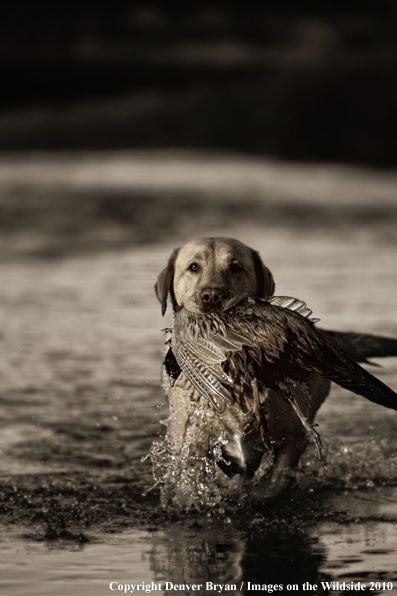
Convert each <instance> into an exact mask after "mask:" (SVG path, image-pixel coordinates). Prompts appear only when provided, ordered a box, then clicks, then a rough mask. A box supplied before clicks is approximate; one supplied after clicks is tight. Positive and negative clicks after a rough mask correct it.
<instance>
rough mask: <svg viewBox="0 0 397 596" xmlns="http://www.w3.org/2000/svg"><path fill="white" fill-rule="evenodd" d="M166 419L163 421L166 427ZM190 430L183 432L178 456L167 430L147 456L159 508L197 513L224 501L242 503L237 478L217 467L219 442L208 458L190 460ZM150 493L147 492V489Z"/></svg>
mask: <svg viewBox="0 0 397 596" xmlns="http://www.w3.org/2000/svg"><path fill="white" fill-rule="evenodd" d="M169 421H170V419H168V420H166V421H164V424H165V425H166V426H167V427H168V423H169ZM194 431H195V429H194V426H192V427H191V428H189V429H188V430H187V432H186V436H185V438H184V441H183V444H182V448H181V449H180V451H179V452H177V450H176V449H175V446H174V444H173V442H172V440H171V438H170V432H169V429H168V432H167V434H166V435H165V437H164V439H162V440H159V441H154V443H153V445H152V447H151V449H150V452H149V455H148V456H147V457H149V458H150V459H151V461H152V466H153V477H154V480H155V484H154V485H153V487H152V488H154V487H155V486H159V487H160V492H161V505H162V507H163V508H164V509H166V510H177V511H178V510H189V509H191V508H194V509H196V510H198V511H201V510H205V509H209V508H211V509H212V508H214V507H217V506H220V504H221V502H222V501H223V500H225V499H231V498H233V499H234V500H235V499H236V498H237V500H242V499H243V498H244V496H245V493H244V490H243V482H242V479H241V477H234V478H233V479H229V478H228V477H227V476H226V475H225V474H224V473H223V472H222V471H221V470H220V468H219V467H218V466H217V462H218V461H220V460H222V459H223V457H222V451H221V445H222V441H220V442H217V443H216V444H215V445H214V446H213V448H212V453H210V454H209V455H208V457H194V456H192V455H191V454H190V446H191V441H192V437H193V435H194ZM149 490H151V489H149Z"/></svg>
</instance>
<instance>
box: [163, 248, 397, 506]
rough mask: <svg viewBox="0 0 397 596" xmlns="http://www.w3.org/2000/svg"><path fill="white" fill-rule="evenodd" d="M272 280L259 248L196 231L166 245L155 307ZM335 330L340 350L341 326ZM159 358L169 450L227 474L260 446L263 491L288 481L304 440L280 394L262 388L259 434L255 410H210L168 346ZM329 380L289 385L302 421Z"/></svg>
mask: <svg viewBox="0 0 397 596" xmlns="http://www.w3.org/2000/svg"><path fill="white" fill-rule="evenodd" d="M274 288H275V286H274V281H273V276H272V274H271V272H270V271H269V269H268V268H267V267H266V266H265V265H264V263H263V262H262V260H261V258H260V256H259V254H258V253H257V252H256V251H254V250H252V249H251V248H249V247H247V246H246V245H245V244H243V243H241V242H239V241H238V240H234V239H231V238H203V239H200V240H196V241H194V242H190V243H189V244H187V245H185V246H183V247H182V248H178V249H176V250H174V252H173V253H172V255H171V257H170V259H169V261H168V264H167V266H166V267H165V268H164V269H163V271H162V272H161V273H160V275H159V277H158V279H157V282H156V285H155V290H156V294H157V297H158V299H159V301H160V302H161V306H162V314H164V313H165V311H166V308H167V301H168V300H170V301H171V303H172V307H173V309H174V311H177V310H178V309H179V308H181V307H185V309H187V310H188V311H190V312H192V313H208V312H210V311H213V310H218V311H226V310H227V309H228V308H229V306H230V304H231V303H232V302H233V299H234V298H235V297H236V296H239V295H242V294H245V295H248V296H251V297H267V296H272V295H273V293H274ZM330 335H331V334H330ZM338 335H339V334H337V333H336V334H335V333H333V334H332V337H333V339H334V341H337V342H338V337H337V336H338ZM340 336H341V338H342V339H343V340H344V341H345V344H344V345H342V348H344V349H345V351H346V349H348V347H349V345H348V344H349V341H348V340H349V337H348V334H340ZM342 336H343V337H342ZM357 337H370V336H356V335H355V336H354V339H355V340H356V339H357ZM391 341H395V340H391ZM346 342H347V343H346ZM338 343H340V342H338ZM364 351H365V350H364ZM367 352H368V353H367V354H366V355H368V356H373V355H386V354H382V353H379V354H377V353H376V354H375V353H372V351H371V349H369V350H367ZM350 355H351V356H352V358H353V359H354V358H355V355H354V354H350ZM362 359H365V354H364V358H362ZM165 365H166V367H165V370H166V374H165V375H164V377H165V378H164V384H165V389H166V393H167V397H168V403H169V408H170V423H169V427H168V438H169V441H170V442H171V445H172V449H173V451H174V453H175V454H178V453H180V452H181V450H182V448H185V449H186V446H188V450H189V456H191V457H192V458H193V459H194V458H196V459H204V458H208V457H216V459H217V462H218V465H219V467H220V468H221V469H222V470H223V471H224V472H225V473H226V474H227V475H229V476H232V475H233V474H235V473H239V474H242V475H244V476H247V477H250V476H252V475H253V474H254V473H255V471H256V470H257V468H258V467H259V465H260V463H261V460H262V458H263V454H264V453H265V452H268V453H271V457H272V465H271V467H270V470H269V473H268V475H267V488H266V492H267V494H268V496H274V495H275V494H278V493H279V492H280V491H282V490H283V489H284V488H286V487H287V486H288V485H289V484H290V479H291V477H292V474H291V471H292V470H293V469H294V468H296V466H297V465H298V463H299V460H300V457H301V455H302V453H303V450H304V447H305V444H306V433H305V430H304V428H303V426H302V422H301V420H300V419H299V418H298V416H297V414H296V413H295V412H294V411H293V410H292V408H291V407H289V405H288V404H287V403H286V402H285V401H284V400H281V399H280V398H279V396H278V395H277V394H275V393H273V392H272V391H271V390H268V389H263V390H262V392H261V394H260V408H261V411H262V415H263V417H264V419H265V421H266V425H265V429H266V431H265V435H263V432H262V434H260V433H258V432H255V430H254V429H255V415H254V412H253V411H252V410H250V409H249V408H248V409H246V410H245V411H243V410H242V408H241V406H239V405H238V404H232V405H227V407H225V408H224V409H223V411H222V412H221V413H219V412H218V411H216V410H215V409H214V408H213V406H212V405H211V404H210V403H209V402H208V401H207V400H206V399H205V398H203V397H202V396H201V395H200V394H199V393H198V392H197V391H196V390H195V389H194V388H193V386H192V385H191V384H190V382H189V381H188V380H187V379H186V377H185V376H184V374H183V373H182V372H181V371H180V370H179V369H178V366H177V365H176V361H175V360H173V357H172V353H171V352H170V351H169V352H168V354H167V356H166V361H165ZM329 388H330V383H329V382H328V381H326V380H324V379H322V378H320V377H318V376H316V375H312V376H311V377H310V380H309V383H308V386H307V387H306V389H305V391H304V392H302V391H301V390H300V389H299V387H297V388H296V394H295V395H294V398H295V400H296V401H297V403H298V404H299V407H300V409H301V411H302V413H303V415H304V416H305V417H306V418H307V419H308V420H309V421H310V422H312V421H313V419H314V417H315V415H316V412H317V410H318V408H319V407H320V405H321V403H322V402H323V401H324V399H325V398H326V396H327V395H328V392H329Z"/></svg>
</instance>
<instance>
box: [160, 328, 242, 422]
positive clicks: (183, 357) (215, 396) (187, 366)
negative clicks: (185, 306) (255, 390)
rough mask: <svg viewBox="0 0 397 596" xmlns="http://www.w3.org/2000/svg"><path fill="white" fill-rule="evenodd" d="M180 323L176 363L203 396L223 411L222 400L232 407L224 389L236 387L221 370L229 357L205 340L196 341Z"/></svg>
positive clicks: (173, 343)
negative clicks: (231, 386)
mask: <svg viewBox="0 0 397 596" xmlns="http://www.w3.org/2000/svg"><path fill="white" fill-rule="evenodd" d="M180 323H181V321H177V324H176V325H175V327H174V332H173V334H172V338H171V349H172V351H173V353H174V356H175V360H176V361H177V363H178V365H179V366H180V368H181V369H182V371H183V373H184V375H185V376H186V378H187V379H188V380H189V381H190V383H191V384H192V385H193V387H194V388H195V389H197V391H198V392H199V393H200V395H202V396H203V397H205V398H206V399H208V401H209V402H210V403H211V404H212V405H213V406H214V408H216V409H217V410H218V411H221V410H222V408H221V404H220V402H219V400H222V401H224V402H226V403H229V404H231V403H232V402H233V400H232V396H231V395H230V393H229V391H228V390H227V389H226V388H225V387H224V386H223V385H222V383H224V384H228V385H230V384H233V381H232V379H231V378H230V377H229V376H228V375H227V374H226V373H225V372H224V371H223V369H222V366H221V362H223V361H224V360H225V356H224V354H223V353H222V352H220V351H219V350H218V349H217V348H216V347H215V346H213V345H212V344H211V343H210V342H207V341H205V340H204V339H203V338H202V337H198V338H197V340H196V341H193V338H192V336H191V333H190V332H189V329H187V327H186V326H185V328H183V325H181V324H180ZM186 336H187V337H186Z"/></svg>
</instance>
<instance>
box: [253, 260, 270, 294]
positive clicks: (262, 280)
mask: <svg viewBox="0 0 397 596" xmlns="http://www.w3.org/2000/svg"><path fill="white" fill-rule="evenodd" d="M252 259H253V261H254V265H255V275H256V280H257V288H256V291H257V295H258V296H259V297H260V298H266V297H267V296H273V294H274V289H275V287H276V286H275V283H274V279H273V275H272V274H271V272H270V271H269V269H268V268H267V267H266V265H265V264H264V263H263V261H262V259H261V258H260V256H259V253H258V252H257V251H256V250H253V251H252Z"/></svg>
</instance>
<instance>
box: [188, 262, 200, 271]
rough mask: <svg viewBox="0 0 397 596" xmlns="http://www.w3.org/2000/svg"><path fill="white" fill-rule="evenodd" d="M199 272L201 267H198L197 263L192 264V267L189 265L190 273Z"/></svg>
mask: <svg viewBox="0 0 397 596" xmlns="http://www.w3.org/2000/svg"><path fill="white" fill-rule="evenodd" d="M198 270H199V266H198V265H197V263H192V264H191V265H189V271H198Z"/></svg>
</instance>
